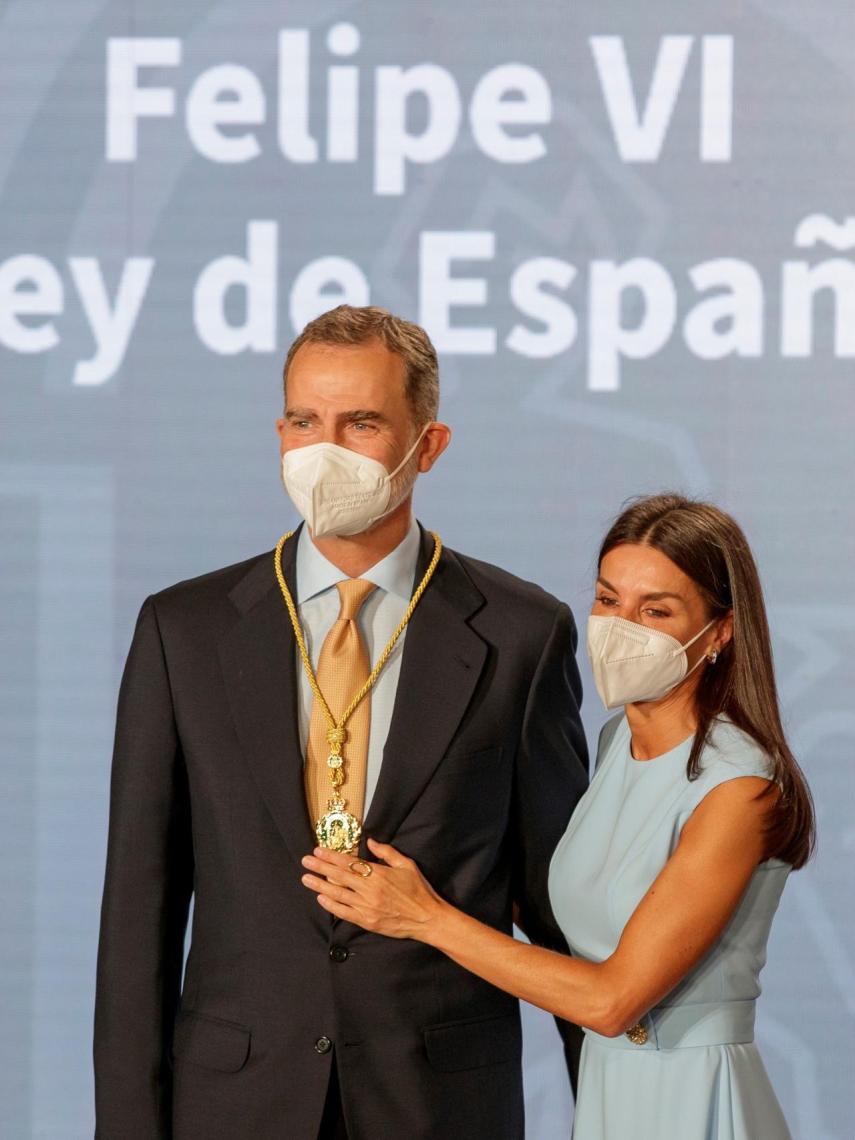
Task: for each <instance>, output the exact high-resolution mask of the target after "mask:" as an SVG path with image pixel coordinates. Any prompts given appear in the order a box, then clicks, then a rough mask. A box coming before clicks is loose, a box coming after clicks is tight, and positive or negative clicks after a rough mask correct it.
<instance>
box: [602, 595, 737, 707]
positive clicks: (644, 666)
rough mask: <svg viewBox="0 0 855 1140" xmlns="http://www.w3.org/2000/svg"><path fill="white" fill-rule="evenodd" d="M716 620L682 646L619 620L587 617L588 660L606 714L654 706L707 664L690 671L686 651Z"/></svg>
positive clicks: (646, 628)
mask: <svg viewBox="0 0 855 1140" xmlns="http://www.w3.org/2000/svg"><path fill="white" fill-rule="evenodd" d="M714 624H715V619H713V620H712V621H709V622H707V624H706V625H705V626H704V628H703V629H702V630H701V631H700V632H699V633H696V634H695V636H694V637H693V638H692V639H691V640H690V641H687V642H686V644H685V645H681V644H680V642H679V641H678V640H677V638H676V637H671V635H670V634H668V633H662V631H661V630H658V629H651V628H650V626H647V625H639V623H638V622H634V621H627V620H626V618H620V617H600V616H599V615H596V614H591V616H590V617H589V618H588V657H589V658H590V661H591V668H592V669H593V671H594V682H595V684H596V686H597V692H598V693H599V694H600V697H601V698H602V701H603V704H604V705H605V706H606V708H607V709H614V708H617V707H618V706H619V705H629V704H633V703H634V702H635V701H656V700H658V699H659V698H660V697H664V696H665V694H666V693H670V691H671V690H672V689H674V688H676V687H677V685H679V684H680V682H681V681H682V680H684V679H685V678H686V677H687V676H688V675H689V673H690V672H693V671H694V670H695V669H697V667H698V666H699V665H700V664H701V662H702V661H703V660H704V658H703V656H702V657H700V658H699V659H698V660H697V661H696V662H695V664H694V665H693V666H692V668H691V669H689V660H688V658H687V657H686V650H687V649H688V648H689V646H690V645H694V643H695V642H696V641H697V640H698V638H699V637H700V636H701V634H703V633H706V631H707V630H708V629H709V627H710V626H711V625H714Z"/></svg>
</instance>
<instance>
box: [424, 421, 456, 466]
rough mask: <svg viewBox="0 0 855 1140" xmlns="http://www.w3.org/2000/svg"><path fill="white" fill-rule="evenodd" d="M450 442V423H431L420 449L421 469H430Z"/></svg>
mask: <svg viewBox="0 0 855 1140" xmlns="http://www.w3.org/2000/svg"><path fill="white" fill-rule="evenodd" d="M450 443H451V428H450V427H449V426H448V424H441V423H432V424H430V425H429V427H428V428H427V430H426V431H425V434H424V436H423V438H422V444H421V449H420V451H419V471H421V472H426V471H430V469H431V467H433V465H434V463H436V461H437V459H439V457H440V455H442V453H443V451H445V449H446V448H447V447H448V445H449V444H450Z"/></svg>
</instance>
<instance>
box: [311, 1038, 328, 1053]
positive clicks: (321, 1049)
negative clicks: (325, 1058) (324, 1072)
mask: <svg viewBox="0 0 855 1140" xmlns="http://www.w3.org/2000/svg"><path fill="white" fill-rule="evenodd" d="M330 1049H332V1041H330V1039H329V1037H319V1038H318V1039H317V1041H316V1042H315V1052H316V1053H329V1051H330Z"/></svg>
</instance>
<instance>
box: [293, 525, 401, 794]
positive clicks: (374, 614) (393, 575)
mask: <svg viewBox="0 0 855 1140" xmlns="http://www.w3.org/2000/svg"><path fill="white" fill-rule="evenodd" d="M419 543H420V534H419V526H418V523H417V522H416V521H415V519H413V521H412V524H411V526H410V529H409V530H408V531H407V534H406V535H405V537H404V538H403V540H402V541H401V542H400V543H399V544H398V545H397V546H396V547H395V549H394V550H393V551H392V552H391V553H390V554H387V556H386V557H385V558H383V559H382V560H381V561H380V562H377V563H375V565H374V566H372V567H371V568H370V570H366V571H365V573H364V574H360V575H359V576H360V578H364V579H365V580H366V581H368V582H373V583H374V584H375V586H377V589H376V590H375V591H374V592H373V593H372V594H370V595H369V596H368V598H366V600H365V602H364V603H363V605H362V608H361V609H360V611H359V618H358V624H359V629H360V632H361V633H362V637H363V639H364V641H365V648H366V650H367V651H368V660H369V661H370V662H371V664H372V665H373V664H374V662H375V661H376V660H377V658H378V657H379V656H380V654H381V653H382V652H383V650H384V649H385V648H386V644H387V642H388V641H389V638H390V637H391V636H392V634H393V633H394V632H395V630H396V629H397V627H398V623H399V622H400V620H401V618H402V617H403V616H404V614H405V613H406V611H407V606H408V605H409V604H410V598H411V597H412V595H413V588H414V578H415V574H416V564H417V562H418V558H419ZM346 577H347V575H346V574H342V572H341V570H339V569H338V567H337V566H334V565H333V564H332V562H330V561H329V560H328V559H326V558H324V556H323V554H321V552H320V551H319V550H318V548H317V547H316V546H315V544H314V543H313V542H312V540H311V537H310V535H309V532H308V527H305V526H304V527H303V529H302V530H301V531H300V537H299V539H298V546H297V595H296V602H297V613H298V615H299V618H300V624H301V626H302V627H303V634H304V636H305V639H306V648H307V649H308V651H309V657H310V658H311V661H312V665H313V666H314V667H315V669H317V667H318V657H319V656H320V653H321V646H322V645H323V643H324V638H325V637H326V635H327V634H328V633H329V630H330V627H331V626H332V624H333V622H334V621H335V620H336V618H337V617H338V613H339V595H338V590H336V589H335V584H336V582H341V581H342V579H344V578H346ZM406 636H407V635H406V631H404V633H403V634H402V635H401V637H400V638H399V639H398V642H397V644H396V645H395V648H394V650H393V651H392V654H391V656H390V657H389V660H388V661H387V662H386V664H385V665H384V666H383V671H382V673H381V674H380V676H379V677H378V678H377V682H376V684H375V685H374V687H373V689H372V690H371V728H370V731H369V735H368V769H367V772H366V776H365V815H367V814H368V809H369V807H370V806H371V799H372V797H373V795H374V790H375V788H376V787H377V780H378V777H379V775H380V767H381V765H382V763H383V748H384V745H385V744H386V737H387V736H388V735H389V725H390V724H391V723H392V710H393V709H394V707H395V694H396V693H397V691H398V677H399V675H400V672H401V657H402V655H403V652H404V640H405V638H406ZM297 667H298V669H299V677H300V685H299V692H298V697H299V699H298V701H297V715H298V720H299V729H300V746H301V748H302V750H303V756H304V758H305V755H306V740H307V739H308V735H309V724H310V722H311V719H312V701H313V699H314V698H313V696H312V690H311V688H310V686H309V682H308V679H307V678H306V675H305V672H304V670H303V666H302V663H301V662H300V661H299V659H298V663H297Z"/></svg>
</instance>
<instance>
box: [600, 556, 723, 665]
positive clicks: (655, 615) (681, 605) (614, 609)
mask: <svg viewBox="0 0 855 1140" xmlns="http://www.w3.org/2000/svg"><path fill="white" fill-rule="evenodd" d="M591 613H592V614H596V615H597V616H598V617H621V618H625V619H626V620H627V621H633V622H636V623H637V624H638V625H647V626H652V627H653V628H654V629H658V630H661V631H662V632H663V633H668V634H670V635H671V637H675V638H676V639H677V641H679V642H680V644H681V645H685V644H686V642H687V641H691V639H692V638H693V637H694V636H695V634H696V633H698V632H699V631H700V630H701V629H703V627H704V626H705V625H706V624H707V622H708V621H709V620H710V617H711V616H712V615H711V614H710V613H709V611H708V607H707V604H706V602H705V600H704V598H703V597H702V595H701V592H700V590H699V589H698V587H697V585H696V584H695V582H694V581H693V580H692V579H691V578H689V577H688V576H687V575H686V574H684V573H683V571H682V570H681V569H680V568H679V567H678V566H676V565H675V564H674V563H673V562H672V561H671V559H670V558H668V557H667V556H666V555H665V554H662V552H661V551H659V550H655V549H654V548H653V547H652V546H644V545H640V544H636V543H624V544H623V545H621V546H616V547H614V548H613V549H612V550H610V551H609V552H608V554H606V556H605V557H604V558H603V561H602V563H601V564H600V573H599V577H598V578H597V589H596V594H595V597H594V604H593V606H592V607H591ZM730 635H731V619H730V617H726V618H723V619H722V620H721V621H719V622H716V624H715V625H712V626H710V628H709V629H708V630H707V631H706V633H704V634H703V635H702V636H701V637H699V638H698V640H697V641H696V642H695V644H694V645H691V646H689V648H688V649H687V650H686V656H687V658H688V661H689V668H691V667H692V666H693V665H694V664H695V662H697V661H699V660H700V658H701V657H702V656H704V655H706V654H708V653H710V651H711V650H713V649H718V650H721V649H722V648H723V647H724V646H725V645H726V644H727V642H728V641H729V640H730Z"/></svg>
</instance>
